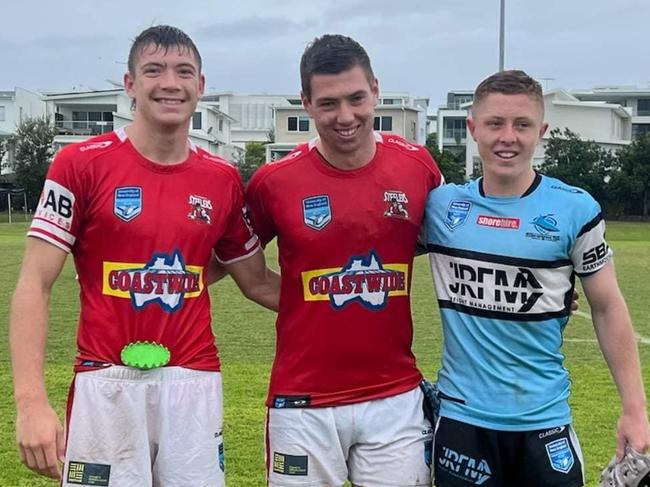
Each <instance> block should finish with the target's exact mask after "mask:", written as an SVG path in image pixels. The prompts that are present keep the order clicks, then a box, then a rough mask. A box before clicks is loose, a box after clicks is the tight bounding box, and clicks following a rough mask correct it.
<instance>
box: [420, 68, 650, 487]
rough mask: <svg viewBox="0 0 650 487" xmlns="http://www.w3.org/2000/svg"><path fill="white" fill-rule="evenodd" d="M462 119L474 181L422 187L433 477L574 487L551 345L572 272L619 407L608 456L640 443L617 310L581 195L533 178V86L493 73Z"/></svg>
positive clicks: (537, 104)
mask: <svg viewBox="0 0 650 487" xmlns="http://www.w3.org/2000/svg"><path fill="white" fill-rule="evenodd" d="M467 125H468V128H469V130H470V132H471V134H472V137H473V138H474V140H475V141H476V142H477V144H478V149H479V153H480V155H481V159H482V163H483V174H484V175H483V177H482V178H480V179H478V180H476V181H472V182H470V183H468V184H466V185H463V186H458V185H451V184H450V185H446V186H442V187H440V188H438V189H436V190H434V191H432V192H431V194H430V195H429V198H428V201H427V207H426V212H427V213H426V217H425V225H426V231H427V247H428V250H429V252H430V261H431V268H432V273H433V277H434V280H435V285H436V290H437V294H438V302H439V305H440V309H441V314H442V322H443V329H444V351H443V358H442V368H441V370H440V372H439V377H438V387H439V390H440V397H441V399H442V406H441V411H440V420H439V422H438V424H437V427H436V434H435V443H434V463H435V485H437V486H439V487H462V486H468V485H482V486H484V487H490V486H527V487H530V486H545V487H547V486H562V487H571V486H581V485H583V484H584V475H583V462H582V455H581V452H580V446H579V443H578V440H577V437H576V435H575V432H574V430H573V428H572V426H571V423H572V417H571V410H570V408H569V404H568V397H569V393H570V380H569V375H568V372H567V370H566V369H565V368H564V366H563V360H564V356H563V354H562V353H561V351H560V347H561V345H562V333H563V331H564V327H565V326H566V324H567V321H568V318H569V311H570V303H571V295H572V292H573V288H574V283H575V275H577V276H578V277H580V279H581V281H582V285H583V288H584V292H585V295H586V297H587V300H588V302H589V304H590V306H591V314H592V319H593V324H594V328H595V330H596V335H597V337H598V341H599V343H600V347H601V350H602V352H603V355H604V357H605V360H606V361H607V364H608V366H609V368H610V371H611V373H612V376H613V378H614V381H615V383H616V386H617V388H618V392H619V395H620V398H621V403H622V414H621V417H620V420H619V423H618V431H617V455H618V456H619V458H620V457H622V455H623V453H624V451H625V448H626V447H630V448H633V449H635V450H637V451H639V452H644V451H646V450H647V449H648V446H649V445H650V427H649V426H648V417H647V411H646V397H645V393H644V390H643V383H642V380H641V371H640V366H639V358H638V353H637V349H636V343H635V338H634V332H633V329H632V325H631V320H630V316H629V313H628V310H627V307H626V304H625V301H624V299H623V297H622V295H621V292H620V290H619V288H618V284H617V281H616V275H615V271H614V264H613V262H612V252H611V250H610V248H609V247H608V245H607V243H606V241H605V222H604V220H603V217H602V214H601V210H600V206H599V205H598V203H597V202H596V201H595V200H594V199H593V198H592V197H591V196H590V195H589V194H587V193H586V192H585V191H583V190H581V189H579V188H575V187H571V186H568V185H566V184H564V183H563V182H561V181H559V180H557V179H553V178H549V177H546V176H542V175H539V174H537V173H536V172H535V171H534V170H533V167H532V158H533V152H534V150H535V147H536V145H537V143H538V142H539V140H540V139H541V137H542V136H543V135H544V133H545V132H546V130H547V128H548V125H547V124H546V123H544V101H543V97H542V90H541V86H540V85H539V83H537V82H536V81H535V80H533V79H532V78H530V77H529V76H528V75H526V73H524V72H522V71H504V72H500V73H497V74H494V75H492V76H490V77H489V78H487V79H486V80H484V81H483V82H482V83H481V84H480V85H479V86H478V88H477V89H476V93H475V98H474V104H473V107H472V110H471V114H470V116H469V117H468V119H467Z"/></svg>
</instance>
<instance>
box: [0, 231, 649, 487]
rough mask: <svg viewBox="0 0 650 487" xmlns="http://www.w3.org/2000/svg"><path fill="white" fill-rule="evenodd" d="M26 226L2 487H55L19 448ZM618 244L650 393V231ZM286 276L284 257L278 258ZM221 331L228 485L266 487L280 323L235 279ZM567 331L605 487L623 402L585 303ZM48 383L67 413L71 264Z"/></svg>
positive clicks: (591, 458) (0, 410)
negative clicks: (18, 347)
mask: <svg viewBox="0 0 650 487" xmlns="http://www.w3.org/2000/svg"><path fill="white" fill-rule="evenodd" d="M26 228H27V227H26V224H24V223H19V224H12V225H9V224H0V272H2V280H1V285H0V317H1V320H2V322H1V324H0V347H1V348H0V357H1V358H0V487H19V486H29V487H32V486H41V485H47V486H53V485H56V484H55V483H54V482H51V481H47V480H45V479H43V478H40V477H38V476H36V475H34V474H32V473H30V472H29V471H28V470H27V469H26V468H25V467H23V466H22V464H20V462H19V461H18V455H17V453H16V448H15V443H14V420H15V410H14V403H13V397H12V386H11V375H10V364H9V351H8V345H7V343H8V340H7V323H6V322H7V316H8V309H9V301H10V297H11V293H12V292H13V287H14V285H15V282H16V278H17V274H18V270H19V267H20V261H21V258H22V251H23V246H24V234H25V231H26ZM608 240H609V243H610V244H611V246H612V247H613V248H614V250H615V252H616V264H617V270H618V275H619V281H620V284H621V288H622V290H623V293H624V295H625V296H626V299H627V301H628V305H629V307H630V312H631V314H632V318H633V320H634V322H635V326H636V330H637V332H638V333H639V335H640V337H642V338H643V343H640V345H639V347H640V352H641V361H642V364H645V366H646V371H645V374H644V379H645V384H646V390H650V369H649V367H648V364H649V363H650V301H649V299H648V298H649V295H648V289H649V287H648V284H647V281H646V279H647V276H648V275H650V224H647V223H646V224H642V223H617V222H613V223H611V224H609V226H608ZM268 256H269V261H270V262H271V265H272V266H274V267H277V264H276V256H275V248H273V249H270V250H269V252H268ZM430 281H431V279H430V276H429V270H428V266H427V261H426V258H423V257H419V258H418V259H417V260H416V269H415V272H414V282H413V290H412V302H413V314H414V320H415V343H414V350H415V353H416V355H417V358H418V361H419V364H420V368H421V369H422V370H423V372H424V373H425V374H426V375H427V376H430V377H434V376H435V375H434V374H435V370H436V367H437V366H438V364H439V360H440V345H441V330H440V321H439V318H438V310H437V306H436V304H435V300H434V299H433V290H432V286H431V282H430ZM211 292H212V295H213V298H214V299H213V311H214V316H215V317H216V319H215V323H216V324H215V331H216V334H217V337H218V344H219V347H220V349H221V354H222V359H223V363H224V365H223V377H224V394H225V425H226V426H225V447H226V465H227V466H226V472H227V480H228V484H229V485H230V486H232V487H244V486H263V485H264V450H263V434H264V417H265V409H264V406H263V402H264V398H265V394H266V385H267V381H268V377H269V370H270V366H271V361H272V358H273V353H274V337H275V335H274V314H273V313H271V312H268V311H265V310H264V309H262V308H260V307H258V306H256V305H254V304H252V303H249V302H247V301H246V300H245V299H244V298H243V297H242V296H241V295H240V293H239V291H238V290H237V289H236V287H235V286H234V284H233V283H232V282H231V281H230V280H229V279H227V280H225V281H224V282H222V283H219V284H218V285H217V286H216V287H213V288H212V289H211ZM580 305H581V311H580V313H579V314H576V315H575V316H574V317H573V318H572V319H571V323H570V324H569V326H568V328H567V332H566V335H565V336H566V340H565V345H564V352H565V354H566V356H567V361H566V364H567V366H568V368H569V369H570V371H571V374H572V377H573V395H572V400H571V403H572V406H573V408H574V415H575V425H576V429H577V431H578V434H579V436H580V438H581V441H582V447H583V452H584V455H585V459H586V470H587V485H590V486H595V485H597V479H598V475H599V472H600V471H601V469H602V468H603V467H604V465H605V464H606V463H607V462H608V460H609V458H610V457H611V455H612V454H613V452H614V444H615V443H614V442H615V440H614V427H615V424H616V420H617V417H618V414H619V402H618V398H617V395H616V391H615V388H614V386H613V384H612V382H611V379H610V376H609V373H608V371H607V369H606V367H605V364H604V361H603V359H602V356H601V353H600V351H599V348H598V345H597V344H596V343H595V341H594V333H593V329H592V327H591V323H590V321H589V319H588V314H587V313H588V306H587V304H586V302H585V299H584V297H583V299H582V300H581V303H580ZM50 309H51V319H50V333H49V340H48V350H47V370H46V380H47V387H48V391H49V394H50V399H51V403H52V405H53V406H54V407H55V409H57V410H58V411H60V412H63V410H64V403H65V399H66V394H67V389H68V383H69V381H70V378H71V364H72V361H73V357H74V352H75V328H76V316H77V312H78V304H77V284H76V281H75V280H74V271H73V267H72V265H71V262H68V263H67V264H66V267H65V269H64V272H63V274H62V276H61V277H60V278H59V280H58V281H57V284H56V286H55V289H54V293H53V297H52V303H51V307H50Z"/></svg>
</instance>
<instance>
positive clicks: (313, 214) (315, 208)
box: [302, 194, 332, 230]
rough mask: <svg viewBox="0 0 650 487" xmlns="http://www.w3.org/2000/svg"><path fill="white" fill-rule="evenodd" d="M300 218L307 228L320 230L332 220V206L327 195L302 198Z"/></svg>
mask: <svg viewBox="0 0 650 487" xmlns="http://www.w3.org/2000/svg"><path fill="white" fill-rule="evenodd" d="M302 219H303V221H304V222H305V225H307V226H308V227H309V228H313V229H314V230H322V229H323V228H325V227H326V226H327V224H328V223H329V222H331V221H332V207H331V206H330V197H329V196H327V195H324V194H322V195H319V196H310V197H309V198H305V199H304V200H302Z"/></svg>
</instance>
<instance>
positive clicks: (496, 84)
mask: <svg viewBox="0 0 650 487" xmlns="http://www.w3.org/2000/svg"><path fill="white" fill-rule="evenodd" d="M491 93H501V94H503V95H528V96H530V97H531V98H532V99H533V100H535V101H536V102H538V103H539V105H540V107H541V108H542V113H544V95H543V93H542V85H540V84H539V83H538V82H537V81H535V80H534V79H533V78H531V77H530V76H528V75H527V74H526V73H525V72H524V71H521V70H517V69H512V70H509V71H499V72H498V73H495V74H493V75H492V76H489V77H488V78H486V79H484V80H483V81H481V83H480V84H479V85H478V86H477V87H476V91H475V92H474V103H473V105H472V107H476V106H478V105H479V104H480V103H481V101H483V100H484V99H485V98H486V97H487V96H488V95H489V94H491Z"/></svg>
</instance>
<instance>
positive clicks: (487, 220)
mask: <svg viewBox="0 0 650 487" xmlns="http://www.w3.org/2000/svg"><path fill="white" fill-rule="evenodd" d="M476 223H477V224H478V225H481V226H483V227H492V228H503V229H506V230H518V229H519V223H520V220H519V218H508V217H503V216H489V215H479V216H478V218H477V219H476Z"/></svg>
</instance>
